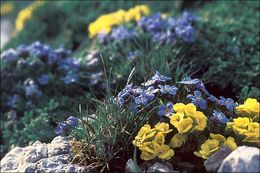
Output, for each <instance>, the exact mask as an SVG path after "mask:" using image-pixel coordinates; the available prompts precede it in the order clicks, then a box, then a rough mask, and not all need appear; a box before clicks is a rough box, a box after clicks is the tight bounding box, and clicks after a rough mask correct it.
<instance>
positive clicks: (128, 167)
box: [125, 159, 141, 173]
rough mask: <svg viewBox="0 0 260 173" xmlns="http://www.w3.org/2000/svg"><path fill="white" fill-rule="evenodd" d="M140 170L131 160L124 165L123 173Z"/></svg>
mask: <svg viewBox="0 0 260 173" xmlns="http://www.w3.org/2000/svg"><path fill="white" fill-rule="evenodd" d="M139 170H141V169H140V168H139V166H138V165H136V164H135V163H134V161H133V160H132V159H129V160H128V161H127V162H126V165H125V173H133V172H137V171H139Z"/></svg>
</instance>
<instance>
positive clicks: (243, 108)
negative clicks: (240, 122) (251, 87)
mask: <svg viewBox="0 0 260 173" xmlns="http://www.w3.org/2000/svg"><path fill="white" fill-rule="evenodd" d="M236 112H237V114H238V115H239V116H241V117H249V118H252V119H253V121H259V115H260V103H259V102H258V101H257V100H256V99H253V98H248V99H247V100H246V101H245V102H244V104H243V105H240V106H237V107H236Z"/></svg>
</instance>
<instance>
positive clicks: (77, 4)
mask: <svg viewBox="0 0 260 173" xmlns="http://www.w3.org/2000/svg"><path fill="white" fill-rule="evenodd" d="M17 3H18V4H19V2H17ZM137 4H148V5H150V6H151V8H152V10H153V11H164V12H168V11H172V10H173V9H177V6H179V5H180V3H174V2H167V3H159V2H156V1H153V2H151V1H115V2H113V3H111V2H110V1H84V2H83V1H57V2H54V1H46V2H45V5H43V6H42V7H40V8H37V9H36V10H35V11H34V13H33V16H32V18H31V19H30V20H28V21H27V22H26V23H25V27H24V29H23V30H22V31H21V32H19V33H18V34H17V35H16V36H15V37H13V38H12V40H11V41H10V42H9V43H8V44H7V45H6V46H5V48H4V49H7V48H11V47H16V46H18V45H20V44H21V43H23V44H30V43H32V42H34V41H36V40H40V41H42V42H45V43H48V44H50V45H51V46H55V47H56V46H59V45H60V44H61V43H62V44H64V46H65V47H67V48H69V49H73V50H75V49H77V48H78V47H79V46H80V44H81V43H82V42H83V41H84V40H87V42H88V43H89V40H88V39H87V38H88V30H87V27H88V24H89V23H90V22H92V21H94V20H95V19H96V18H97V17H99V16H100V15H101V14H105V13H109V12H113V11H115V10H118V9H128V8H130V7H133V6H134V5H137ZM47 11H48V13H46V12H47Z"/></svg>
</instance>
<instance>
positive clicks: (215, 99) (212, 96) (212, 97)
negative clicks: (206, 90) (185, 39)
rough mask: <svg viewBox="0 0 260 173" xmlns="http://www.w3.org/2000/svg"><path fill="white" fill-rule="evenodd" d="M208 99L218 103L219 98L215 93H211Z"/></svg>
mask: <svg viewBox="0 0 260 173" xmlns="http://www.w3.org/2000/svg"><path fill="white" fill-rule="evenodd" d="M208 100H210V101H212V102H215V103H218V98H217V97H215V96H214V95H211V94H210V95H209V97H208Z"/></svg>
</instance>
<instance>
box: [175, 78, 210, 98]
mask: <svg viewBox="0 0 260 173" xmlns="http://www.w3.org/2000/svg"><path fill="white" fill-rule="evenodd" d="M178 83H180V84H185V85H193V86H195V88H196V89H197V90H201V91H202V92H204V93H205V94H206V95H210V94H209V92H208V91H207V90H206V88H205V86H204V84H203V82H202V81H201V80H199V79H191V78H190V77H187V78H184V79H183V80H182V81H180V82H178Z"/></svg>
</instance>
